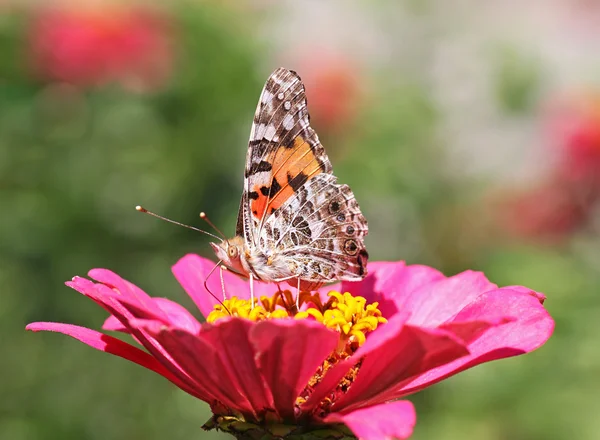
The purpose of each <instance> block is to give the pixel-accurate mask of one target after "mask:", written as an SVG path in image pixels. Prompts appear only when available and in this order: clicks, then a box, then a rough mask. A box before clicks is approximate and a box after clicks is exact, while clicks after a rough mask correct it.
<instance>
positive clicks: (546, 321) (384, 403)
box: [27, 255, 554, 440]
mask: <svg viewBox="0 0 600 440" xmlns="http://www.w3.org/2000/svg"><path fill="white" fill-rule="evenodd" d="M213 266H214V264H213V263H212V262H211V261H209V260H205V259H203V258H200V257H198V256H196V255H187V256H185V257H183V258H182V259H181V260H180V261H179V262H178V263H177V264H176V265H175V266H174V267H173V272H174V274H175V276H176V278H177V279H178V281H179V282H180V283H181V285H182V286H183V288H184V289H185V290H186V292H187V293H188V294H189V295H190V297H191V298H192V299H193V300H194V302H195V303H196V305H197V306H198V308H199V309H200V311H201V312H202V314H203V315H204V316H206V317H207V321H208V322H207V323H200V322H198V321H197V320H196V319H195V318H194V317H193V316H192V315H191V314H190V313H189V312H188V311H187V310H185V309H184V308H183V307H181V306H180V305H178V304H176V303H173V302H171V301H169V300H167V299H164V298H153V297H150V296H148V295H147V294H146V293H145V292H143V291H142V290H141V289H139V288H138V287H136V286H135V285H133V284H131V283H130V282H128V281H126V280H124V279H122V278H120V277H119V276H118V275H116V274H114V273H113V272H110V271H108V270H105V269H94V270H92V271H90V273H89V276H90V277H91V278H93V279H94V280H96V281H97V282H96V283H94V282H92V281H90V280H87V279H84V278H80V277H75V278H74V279H73V281H70V282H68V283H67V285H69V286H70V287H72V288H74V289H75V290H77V291H78V292H80V293H82V294H84V295H85V296H87V297H89V298H90V299H92V300H93V301H95V302H96V303H98V304H99V305H101V306H102V307H103V308H105V309H106V310H107V311H108V312H109V313H110V314H111V316H110V317H109V318H108V319H107V320H106V322H105V323H104V326H103V328H104V329H105V330H113V331H121V332H124V333H126V334H128V335H131V336H132V337H133V340H134V341H135V342H136V343H137V344H139V345H141V346H142V347H143V348H145V349H146V350H147V351H142V350H140V349H139V348H137V347H135V346H133V345H130V344H127V343H125V342H123V341H121V340H120V339H116V338H114V337H111V336H108V335H105V334H102V333H98V332H96V331H93V330H90V329H86V328H83V327H78V326H75V325H70V324H59V323H49V322H38V323H33V324H29V325H28V326H27V328H28V329H29V330H33V331H40V330H46V331H54V332H60V333H64V334H67V335H69V336H72V337H74V338H75V339H78V340H80V341H82V342H84V343H85V344H88V345H90V346H92V347H93V348H96V349H98V350H102V351H105V352H108V353H111V354H113V355H117V356H121V357H123V358H125V359H128V360H130V361H132V362H135V363H137V364H139V365H141V366H143V367H145V368H148V369H150V370H152V371H154V372H157V373H158V374H160V375H162V376H164V377H165V378H167V379H168V380H170V381H171V382H173V383H174V384H175V385H177V386H178V387H179V388H181V389H182V390H184V391H186V392H188V393H189V394H191V395H193V396H195V397H197V398H198V399H201V400H204V401H205V402H208V403H209V404H210V405H211V408H212V410H213V413H214V417H213V418H212V419H211V421H210V422H209V423H207V425H205V428H214V427H217V428H219V429H222V430H225V431H228V432H230V433H232V434H234V435H236V436H238V437H239V438H280V439H282V438H287V437H288V435H289V436H290V437H293V438H305V437H302V434H303V433H307V432H309V433H310V431H311V429H313V430H314V429H317V430H319V429H324V428H327V429H338V428H336V426H338V425H339V424H343V425H345V426H347V427H348V428H349V429H350V430H351V431H352V432H353V433H354V434H355V435H356V436H357V437H360V438H361V439H372V440H378V439H382V438H398V439H405V438H408V437H410V435H411V434H412V430H413V427H414V424H415V420H416V419H415V418H416V416H415V411H414V408H413V406H412V404H411V403H410V402H409V401H405V400H398V399H401V398H403V397H405V396H407V395H409V394H412V393H415V392H417V391H419V390H422V389H423V388H426V387H428V386H430V385H432V384H434V383H436V382H439V381H441V380H443V379H445V378H447V377H449V376H452V375H454V374H456V373H458V372H460V371H463V370H466V369H468V368H471V367H473V366H475V365H478V364H481V363H484V362H489V361H492V360H495V359H502V358H506V357H510V356H516V355H520V354H523V353H527V352H530V351H532V350H535V349H536V348H538V347H540V346H541V345H542V344H544V342H545V341H546V340H547V339H548V338H549V337H550V335H551V333H552V331H553V328H554V321H553V320H552V318H551V317H550V315H549V314H548V313H547V312H546V310H545V309H544V307H543V305H542V303H543V300H544V296H543V295H542V294H540V293H537V292H534V291H532V290H530V289H527V288H525V287H521V286H511V287H504V288H499V287H498V286H496V285H495V284H493V283H491V282H490V281H488V280H487V279H486V277H485V276H484V275H483V274H481V273H478V272H472V271H467V272H463V273H460V274H458V275H455V276H453V277H445V276H444V275H443V274H441V273H440V272H438V271H437V270H435V269H432V268H430V267H426V266H407V265H406V264H405V263H404V262H377V263H370V264H369V267H368V270H369V275H368V276H367V277H366V278H365V279H364V281H362V282H359V283H346V282H344V283H341V284H338V285H335V286H330V287H328V288H327V290H329V289H332V290H334V292H330V293H329V294H328V295H327V294H326V293H325V290H324V291H321V292H315V293H313V294H308V293H303V294H302V295H303V296H301V298H302V304H303V306H302V308H301V312H299V313H297V312H296V311H295V308H294V307H293V306H292V307H291V308H286V306H285V304H294V302H293V301H285V302H279V300H280V299H281V292H279V291H278V289H277V286H276V285H275V284H270V285H269V284H263V283H257V284H256V285H255V290H256V291H258V292H260V293H261V294H263V295H265V296H263V297H261V300H260V303H256V304H255V305H254V308H251V307H250V305H249V301H248V297H249V295H248V291H249V288H248V283H247V282H246V281H243V280H241V279H240V278H237V277H236V276H234V275H232V274H231V273H229V272H225V273H224V274H223V275H224V278H223V284H224V286H225V287H224V288H225V291H226V292H228V294H230V295H231V294H235V295H236V296H237V297H230V299H229V300H225V301H223V304H219V303H217V302H216V301H215V299H214V298H213V297H212V296H210V295H209V294H208V292H207V290H206V287H205V284H204V280H206V277H207V275H208V273H209V271H211V269H212V267H213ZM215 278H217V279H215ZM207 282H208V287H209V288H210V289H211V290H212V291H220V290H221V283H220V281H219V279H218V277H212V278H210V279H208V280H207ZM339 292H346V293H344V294H341V293H339ZM272 295H273V296H272ZM261 304H262V305H261ZM232 315H233V316H232ZM282 424H285V426H284V425H282ZM275 432H277V434H275ZM317 437H318V436H316V437H310V435H307V437H306V438H317ZM319 438H321V437H319ZM328 438H329V437H328Z"/></svg>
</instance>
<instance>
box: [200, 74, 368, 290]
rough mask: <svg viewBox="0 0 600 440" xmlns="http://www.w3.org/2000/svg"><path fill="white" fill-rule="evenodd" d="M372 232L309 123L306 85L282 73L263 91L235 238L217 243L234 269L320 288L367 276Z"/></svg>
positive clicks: (265, 278)
mask: <svg viewBox="0 0 600 440" xmlns="http://www.w3.org/2000/svg"><path fill="white" fill-rule="evenodd" d="M367 233H368V226H367V221H366V219H365V217H364V216H363V215H362V213H361V211H360V208H359V207H358V203H357V202H356V199H355V198H354V194H353V193H352V191H351V190H350V188H349V187H348V185H339V184H338V183H337V178H336V177H335V176H334V175H333V174H332V167H331V162H330V161H329V158H328V157H327V154H326V153H325V149H324V148H323V145H321V143H320V142H319V138H318V137H317V134H316V133H315V131H314V130H313V129H312V128H311V126H310V124H309V115H308V109H307V104H306V95H305V91H304V85H303V84H302V80H301V79H300V77H299V76H298V74H296V72H293V71H291V70H286V69H283V68H279V69H277V70H275V72H273V73H272V74H271V76H270V77H269V78H268V79H267V82H266V84H265V86H264V88H263V91H262V94H261V95H260V100H259V103H258V106H257V108H256V113H255V115H254V123H253V124H252V131H251V133H250V142H249V146H248V155H247V158H246V170H245V174H244V191H243V193H242V200H241V203H240V209H239V214H238V222H237V228H236V236H235V237H234V238H232V239H229V240H225V241H223V242H221V243H219V244H216V243H211V246H212V248H213V250H214V251H215V253H216V255H217V257H218V258H219V259H220V260H221V261H222V262H223V263H224V264H225V265H226V266H228V267H229V268H230V269H232V270H233V271H235V272H237V273H239V274H241V275H243V276H245V277H248V278H250V286H251V289H252V280H253V279H258V280H262V281H266V282H280V281H287V282H288V283H289V284H290V285H292V286H294V285H297V286H298V289H299V290H300V289H301V290H304V291H308V290H314V289H316V288H318V287H319V286H321V285H322V284H324V283H327V282H330V281H339V280H346V281H359V280H361V279H363V278H364V277H365V275H366V274H367V259H368V254H367V250H366V249H365V245H364V241H363V240H364V236H365V235H367Z"/></svg>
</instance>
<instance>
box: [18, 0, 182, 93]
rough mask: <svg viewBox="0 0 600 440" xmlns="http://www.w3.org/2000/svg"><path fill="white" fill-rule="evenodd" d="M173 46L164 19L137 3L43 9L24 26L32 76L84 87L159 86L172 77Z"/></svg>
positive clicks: (137, 87) (155, 10) (143, 89)
mask: <svg viewBox="0 0 600 440" xmlns="http://www.w3.org/2000/svg"><path fill="white" fill-rule="evenodd" d="M172 43H173V41H172V28H171V26H170V22H169V20H168V18H167V17H166V15H165V14H164V13H160V12H159V10H158V9H150V8H148V7H143V6H140V5H136V6H116V5H104V6H103V7H102V8H101V9H100V7H98V8H92V7H89V6H88V7H82V6H79V7H78V6H61V7H55V8H45V9H41V10H38V11H37V12H35V13H34V15H33V17H32V19H31V23H30V28H29V46H30V53H31V63H32V65H33V68H34V69H35V71H36V72H37V74H39V75H40V76H41V77H43V78H44V79H46V80H50V81H64V82H69V83H73V84H77V85H83V86H90V85H102V84H106V83H112V82H116V83H119V84H121V85H122V86H123V87H125V88H128V89H132V90H135V91H145V90H148V89H154V88H156V87H159V86H161V85H162V84H163V83H164V82H165V81H166V80H167V79H168V78H169V76H170V74H171V69H172V65H173V58H174V51H173V44H172Z"/></svg>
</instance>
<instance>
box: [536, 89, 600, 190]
mask: <svg viewBox="0 0 600 440" xmlns="http://www.w3.org/2000/svg"><path fill="white" fill-rule="evenodd" d="M545 123H546V127H547V133H548V137H549V142H550V143H551V144H552V145H555V146H556V148H557V149H558V158H557V159H558V164H557V172H558V174H559V176H560V177H562V178H564V179H565V182H566V183H572V184H583V185H586V186H587V185H593V186H594V189H595V190H598V191H600V92H599V91H593V90H589V91H586V92H583V93H574V94H572V95H569V96H564V97H561V98H559V99H557V100H556V101H555V102H553V103H551V106H550V108H549V111H548V115H547V118H546V121H545ZM588 189H590V188H589V187H588Z"/></svg>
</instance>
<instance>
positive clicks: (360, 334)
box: [206, 290, 387, 417]
mask: <svg viewBox="0 0 600 440" xmlns="http://www.w3.org/2000/svg"><path fill="white" fill-rule="evenodd" d="M328 297H329V299H328V300H327V302H326V303H325V304H323V302H322V301H321V297H320V296H319V294H318V293H309V292H302V293H300V298H299V303H300V309H301V311H298V310H297V308H296V301H295V298H294V296H293V295H292V293H291V292H290V291H289V290H285V291H283V292H282V291H279V292H277V293H275V295H273V296H272V297H267V296H261V297H260V300H255V303H254V307H252V304H251V303H250V300H246V299H238V298H237V297H235V296H234V297H233V298H231V299H227V300H224V301H223V303H222V304H217V305H215V307H214V310H213V311H212V312H211V313H210V314H209V315H208V317H207V318H206V320H207V321H208V322H215V321H218V320H219V319H222V318H225V317H229V316H237V317H240V318H245V319H250V320H252V321H263V320H265V319H281V318H293V319H313V320H316V321H318V322H320V323H321V324H323V325H324V326H325V327H327V328H329V329H332V330H334V331H336V332H338V333H339V334H340V339H339V343H338V346H337V348H336V349H335V350H334V351H333V352H332V353H331V354H330V355H329V357H328V358H327V359H325V361H323V364H322V365H321V366H320V367H319V368H318V369H317V371H316V372H315V374H314V375H313V377H312V378H311V380H310V381H309V383H308V384H307V386H306V388H305V389H304V390H303V392H302V393H301V395H300V396H299V397H298V398H297V399H296V405H297V406H298V407H300V405H302V404H303V403H304V402H305V401H306V399H308V397H309V396H310V395H311V394H312V391H313V390H314V388H315V387H316V385H317V384H318V383H319V382H320V381H321V380H322V378H323V377H324V376H325V374H326V373H327V371H328V370H330V369H331V368H332V367H333V366H334V365H336V364H337V363H338V362H340V361H342V360H344V359H347V358H349V357H350V356H352V354H353V353H354V352H355V351H356V350H357V349H358V347H360V346H361V345H362V344H363V343H364V342H365V340H366V336H367V334H368V333H370V332H372V331H373V330H375V329H376V328H377V326H378V325H379V324H384V323H386V322H387V320H386V319H385V318H384V317H383V316H382V315H381V311H380V310H379V309H378V306H379V303H377V302H374V303H372V304H367V300H366V299H365V298H363V297H362V296H352V295H351V294H350V293H348V292H345V293H340V292H335V291H332V292H329V294H328ZM304 306H306V307H304ZM360 364H361V360H357V362H356V364H355V365H354V366H353V367H352V368H351V369H350V370H349V371H348V373H347V374H346V375H345V376H344V377H343V378H342V379H341V380H340V382H339V383H338V385H337V387H336V389H335V391H334V392H332V393H331V394H330V395H329V396H328V397H327V398H325V399H324V400H323V401H322V402H321V403H320V405H319V406H318V408H317V409H316V410H314V412H315V413H317V414H318V415H319V416H320V417H324V415H325V414H327V413H328V412H329V409H330V408H331V406H332V404H333V403H334V402H335V401H336V400H337V398H338V397H339V396H341V395H343V394H345V393H346V392H347V391H348V389H349V388H350V386H351V385H352V382H353V381H354V379H355V378H356V376H357V374H358V371H359V370H360Z"/></svg>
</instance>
